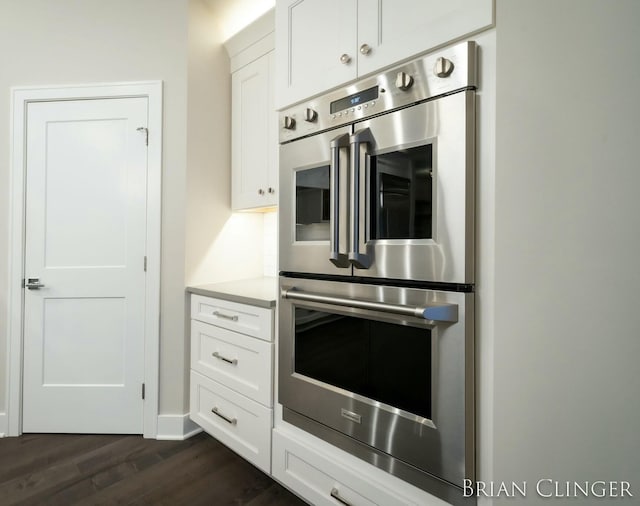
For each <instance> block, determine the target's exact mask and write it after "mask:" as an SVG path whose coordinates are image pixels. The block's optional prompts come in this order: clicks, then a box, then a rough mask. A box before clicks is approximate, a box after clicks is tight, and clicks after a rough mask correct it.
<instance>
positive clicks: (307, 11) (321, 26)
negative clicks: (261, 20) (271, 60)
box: [276, 0, 358, 109]
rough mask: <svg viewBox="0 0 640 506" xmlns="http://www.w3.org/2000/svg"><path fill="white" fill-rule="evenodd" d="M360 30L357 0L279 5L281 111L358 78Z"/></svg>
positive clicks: (288, 0)
mask: <svg viewBox="0 0 640 506" xmlns="http://www.w3.org/2000/svg"><path fill="white" fill-rule="evenodd" d="M356 27H357V0H278V1H277V2H276V58H277V60H276V67H277V81H276V84H277V96H276V105H277V107H278V108H279V109H280V108H282V107H284V106H286V105H290V104H293V103H295V102H299V101H300V100H303V99H305V98H309V97H311V96H313V95H317V94H319V93H322V92H324V91H326V90H328V89H330V88H334V87H336V86H338V85H340V84H342V83H344V82H346V81H350V80H352V79H355V78H356V76H357V68H356V67H357V60H358V59H357V56H356V49H357V46H356V42H357V33H356ZM342 55H346V57H345V58H344V61H345V63H343V62H341V56H342ZM347 59H350V61H346V60H347Z"/></svg>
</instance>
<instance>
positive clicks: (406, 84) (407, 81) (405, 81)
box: [396, 72, 413, 91]
mask: <svg viewBox="0 0 640 506" xmlns="http://www.w3.org/2000/svg"><path fill="white" fill-rule="evenodd" d="M412 85H413V77H411V76H410V75H409V74H407V73H406V72H398V74H397V75H396V87H397V88H398V89H400V90H403V91H404V90H408V89H409V88H411V86H412Z"/></svg>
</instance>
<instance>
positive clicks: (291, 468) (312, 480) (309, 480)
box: [272, 430, 416, 506]
mask: <svg viewBox="0 0 640 506" xmlns="http://www.w3.org/2000/svg"><path fill="white" fill-rule="evenodd" d="M272 474H273V476H274V477H275V478H276V479H278V480H279V481H280V482H282V483H283V484H284V485H286V486H287V487H289V488H290V489H291V490H293V491H295V492H297V493H298V494H300V496H301V497H304V499H305V500H306V501H308V502H310V503H311V504H313V505H315V506H323V505H326V506H336V505H339V504H341V502H340V500H339V499H336V498H334V497H332V494H333V495H337V496H338V497H339V498H340V499H342V501H344V503H346V504H350V505H352V506H408V505H411V506H416V503H415V502H413V501H411V500H410V499H407V498H403V497H400V496H399V495H398V494H394V493H392V492H390V491H387V490H386V489H385V488H382V487H381V486H380V485H379V484H376V483H375V482H373V481H369V480H367V479H366V478H364V477H363V476H362V475H360V474H358V473H355V472H353V471H352V470H351V469H349V468H348V467H345V466H342V465H341V464H340V463H338V462H336V460H335V459H331V458H330V457H329V456H326V455H324V454H322V453H319V452H317V451H314V450H312V449H310V448H309V447H308V446H305V445H303V444H302V443H301V442H299V441H297V440H296V439H293V438H290V437H287V436H286V435H284V434H283V433H281V432H279V431H278V430H274V431H273V466H272ZM347 484H348V486H347Z"/></svg>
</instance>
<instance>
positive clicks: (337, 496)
mask: <svg viewBox="0 0 640 506" xmlns="http://www.w3.org/2000/svg"><path fill="white" fill-rule="evenodd" d="M331 497H333V498H334V499H335V500H336V501H338V502H339V503H340V504H344V505H345V506H352V504H351V503H350V502H349V501H346V500H344V499H343V498H342V497H340V491H339V490H338V489H337V488H335V487H334V488H332V489H331Z"/></svg>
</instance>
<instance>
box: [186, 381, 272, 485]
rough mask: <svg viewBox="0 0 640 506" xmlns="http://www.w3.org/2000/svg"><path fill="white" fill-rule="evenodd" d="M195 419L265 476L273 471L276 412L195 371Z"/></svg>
mask: <svg viewBox="0 0 640 506" xmlns="http://www.w3.org/2000/svg"><path fill="white" fill-rule="evenodd" d="M190 405H191V419H192V420H193V421H194V422H196V423H197V424H198V425H200V426H201V427H202V428H203V429H204V430H205V431H207V432H208V433H209V434H211V435H212V436H213V437H215V438H216V439H217V440H218V441H220V442H221V443H224V444H225V445H227V446H228V447H229V448H231V449H232V450H233V451H235V452H236V453H237V454H238V455H240V456H241V457H244V458H245V459H247V460H248V461H249V462H251V463H252V464H253V465H254V466H256V467H258V468H260V469H262V470H263V471H264V472H265V473H267V474H268V473H269V472H270V471H271V427H272V425H273V411H272V410H271V409H269V408H265V407H264V406H262V405H261V404H259V403H257V402H255V401H252V400H250V399H248V398H246V397H245V396H243V395H240V394H238V393H236V392H234V391H233V390H231V389H229V388H226V387H224V386H223V385H221V384H220V383H217V382H215V381H213V380H210V379H208V378H207V377H205V376H202V375H201V374H199V373H197V372H194V371H191V399H190Z"/></svg>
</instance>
